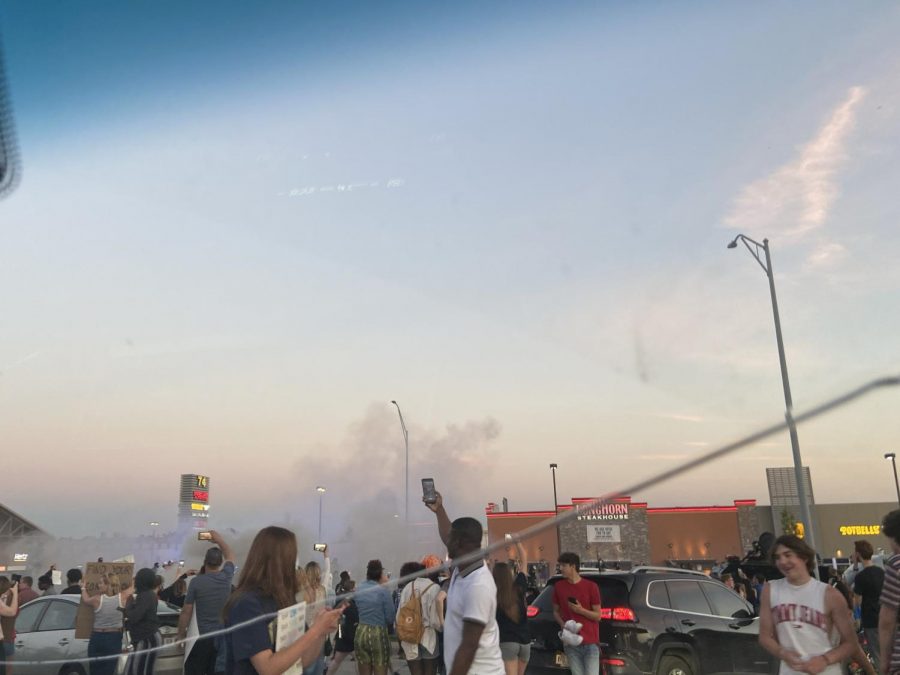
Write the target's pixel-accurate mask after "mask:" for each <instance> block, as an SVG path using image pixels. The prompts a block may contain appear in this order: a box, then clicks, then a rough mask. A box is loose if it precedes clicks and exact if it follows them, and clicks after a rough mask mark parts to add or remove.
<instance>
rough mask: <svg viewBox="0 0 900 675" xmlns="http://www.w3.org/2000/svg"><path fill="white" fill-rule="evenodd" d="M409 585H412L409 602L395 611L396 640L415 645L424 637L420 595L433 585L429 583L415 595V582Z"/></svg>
mask: <svg viewBox="0 0 900 675" xmlns="http://www.w3.org/2000/svg"><path fill="white" fill-rule="evenodd" d="M409 583H411V584H413V587H412V592H411V593H410V594H409V600H407V601H406V602H405V603H403V605H402V606H401V607H400V609H399V610H397V638H398V639H399V640H400V642H410V643H412V644H415V645H417V644H419V643H420V642H421V641H422V636H423V635H425V619H424V618H423V616H422V595H424V593H425V591H427V590H428V589H429V588H431V587H432V586H434V584H433V583H430V584H428V585H427V586H426V587H425V590H423V591H421V592H420V593H416V586H415V583H416V582H415V580H413V581H410V582H409Z"/></svg>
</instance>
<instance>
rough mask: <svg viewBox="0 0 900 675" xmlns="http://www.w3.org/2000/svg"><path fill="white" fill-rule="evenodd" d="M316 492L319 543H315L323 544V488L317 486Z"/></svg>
mask: <svg viewBox="0 0 900 675" xmlns="http://www.w3.org/2000/svg"><path fill="white" fill-rule="evenodd" d="M316 492H318V493H319V541H318V542H316V543H318V544H322V543H324V542H323V541H322V497H324V496H325V488H323V487H322V486H321V485H317V486H316Z"/></svg>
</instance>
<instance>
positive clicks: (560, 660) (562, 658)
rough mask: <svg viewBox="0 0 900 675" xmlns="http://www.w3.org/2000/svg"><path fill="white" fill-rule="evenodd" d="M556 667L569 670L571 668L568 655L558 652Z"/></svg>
mask: <svg viewBox="0 0 900 675" xmlns="http://www.w3.org/2000/svg"><path fill="white" fill-rule="evenodd" d="M556 665H557V666H559V667H560V668H568V667H569V659H567V658H566V655H565V654H563V653H562V652H556Z"/></svg>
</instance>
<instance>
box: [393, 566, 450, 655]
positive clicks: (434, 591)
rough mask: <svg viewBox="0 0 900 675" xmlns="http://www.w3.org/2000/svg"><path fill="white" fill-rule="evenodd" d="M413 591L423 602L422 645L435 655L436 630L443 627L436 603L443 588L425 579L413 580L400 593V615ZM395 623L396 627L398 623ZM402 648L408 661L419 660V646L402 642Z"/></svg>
mask: <svg viewBox="0 0 900 675" xmlns="http://www.w3.org/2000/svg"><path fill="white" fill-rule="evenodd" d="M413 591H415V593H416V595H417V596H419V598H420V599H421V602H422V623H423V625H424V627H425V632H424V633H423V634H422V642H421V643H420V644H421V645H422V646H423V647H425V649H427V650H428V651H429V652H431V653H432V654H434V653H435V652H436V651H437V630H436V629H437V628H440V625H441V617H440V616H439V615H438V607H437V602H436V600H437V597H438V593H440V592H441V587H440V586H438V585H437V584H436V583H434V582H433V581H432V580H431V579H427V578H425V577H419V578H418V579H413V580H412V581H410V582H409V583H408V584H406V586H404V587H403V591H401V593H400V606H399V607H398V609H397V613H398V614H399V613H400V608H402V607H403V605H405V604H406V603H407V602H408V601H409V597H410V596H411V595H412V593H413ZM394 623H395V625H396V622H394ZM400 646H401V647H403V652H404V653H405V654H406V658H407V659H417V658H419V645H418V644H413V643H412V642H401V643H400Z"/></svg>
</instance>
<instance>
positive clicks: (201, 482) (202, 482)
mask: <svg viewBox="0 0 900 675" xmlns="http://www.w3.org/2000/svg"><path fill="white" fill-rule="evenodd" d="M197 487H198V488H203V489H206V488H208V487H209V477H208V476H197Z"/></svg>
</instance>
